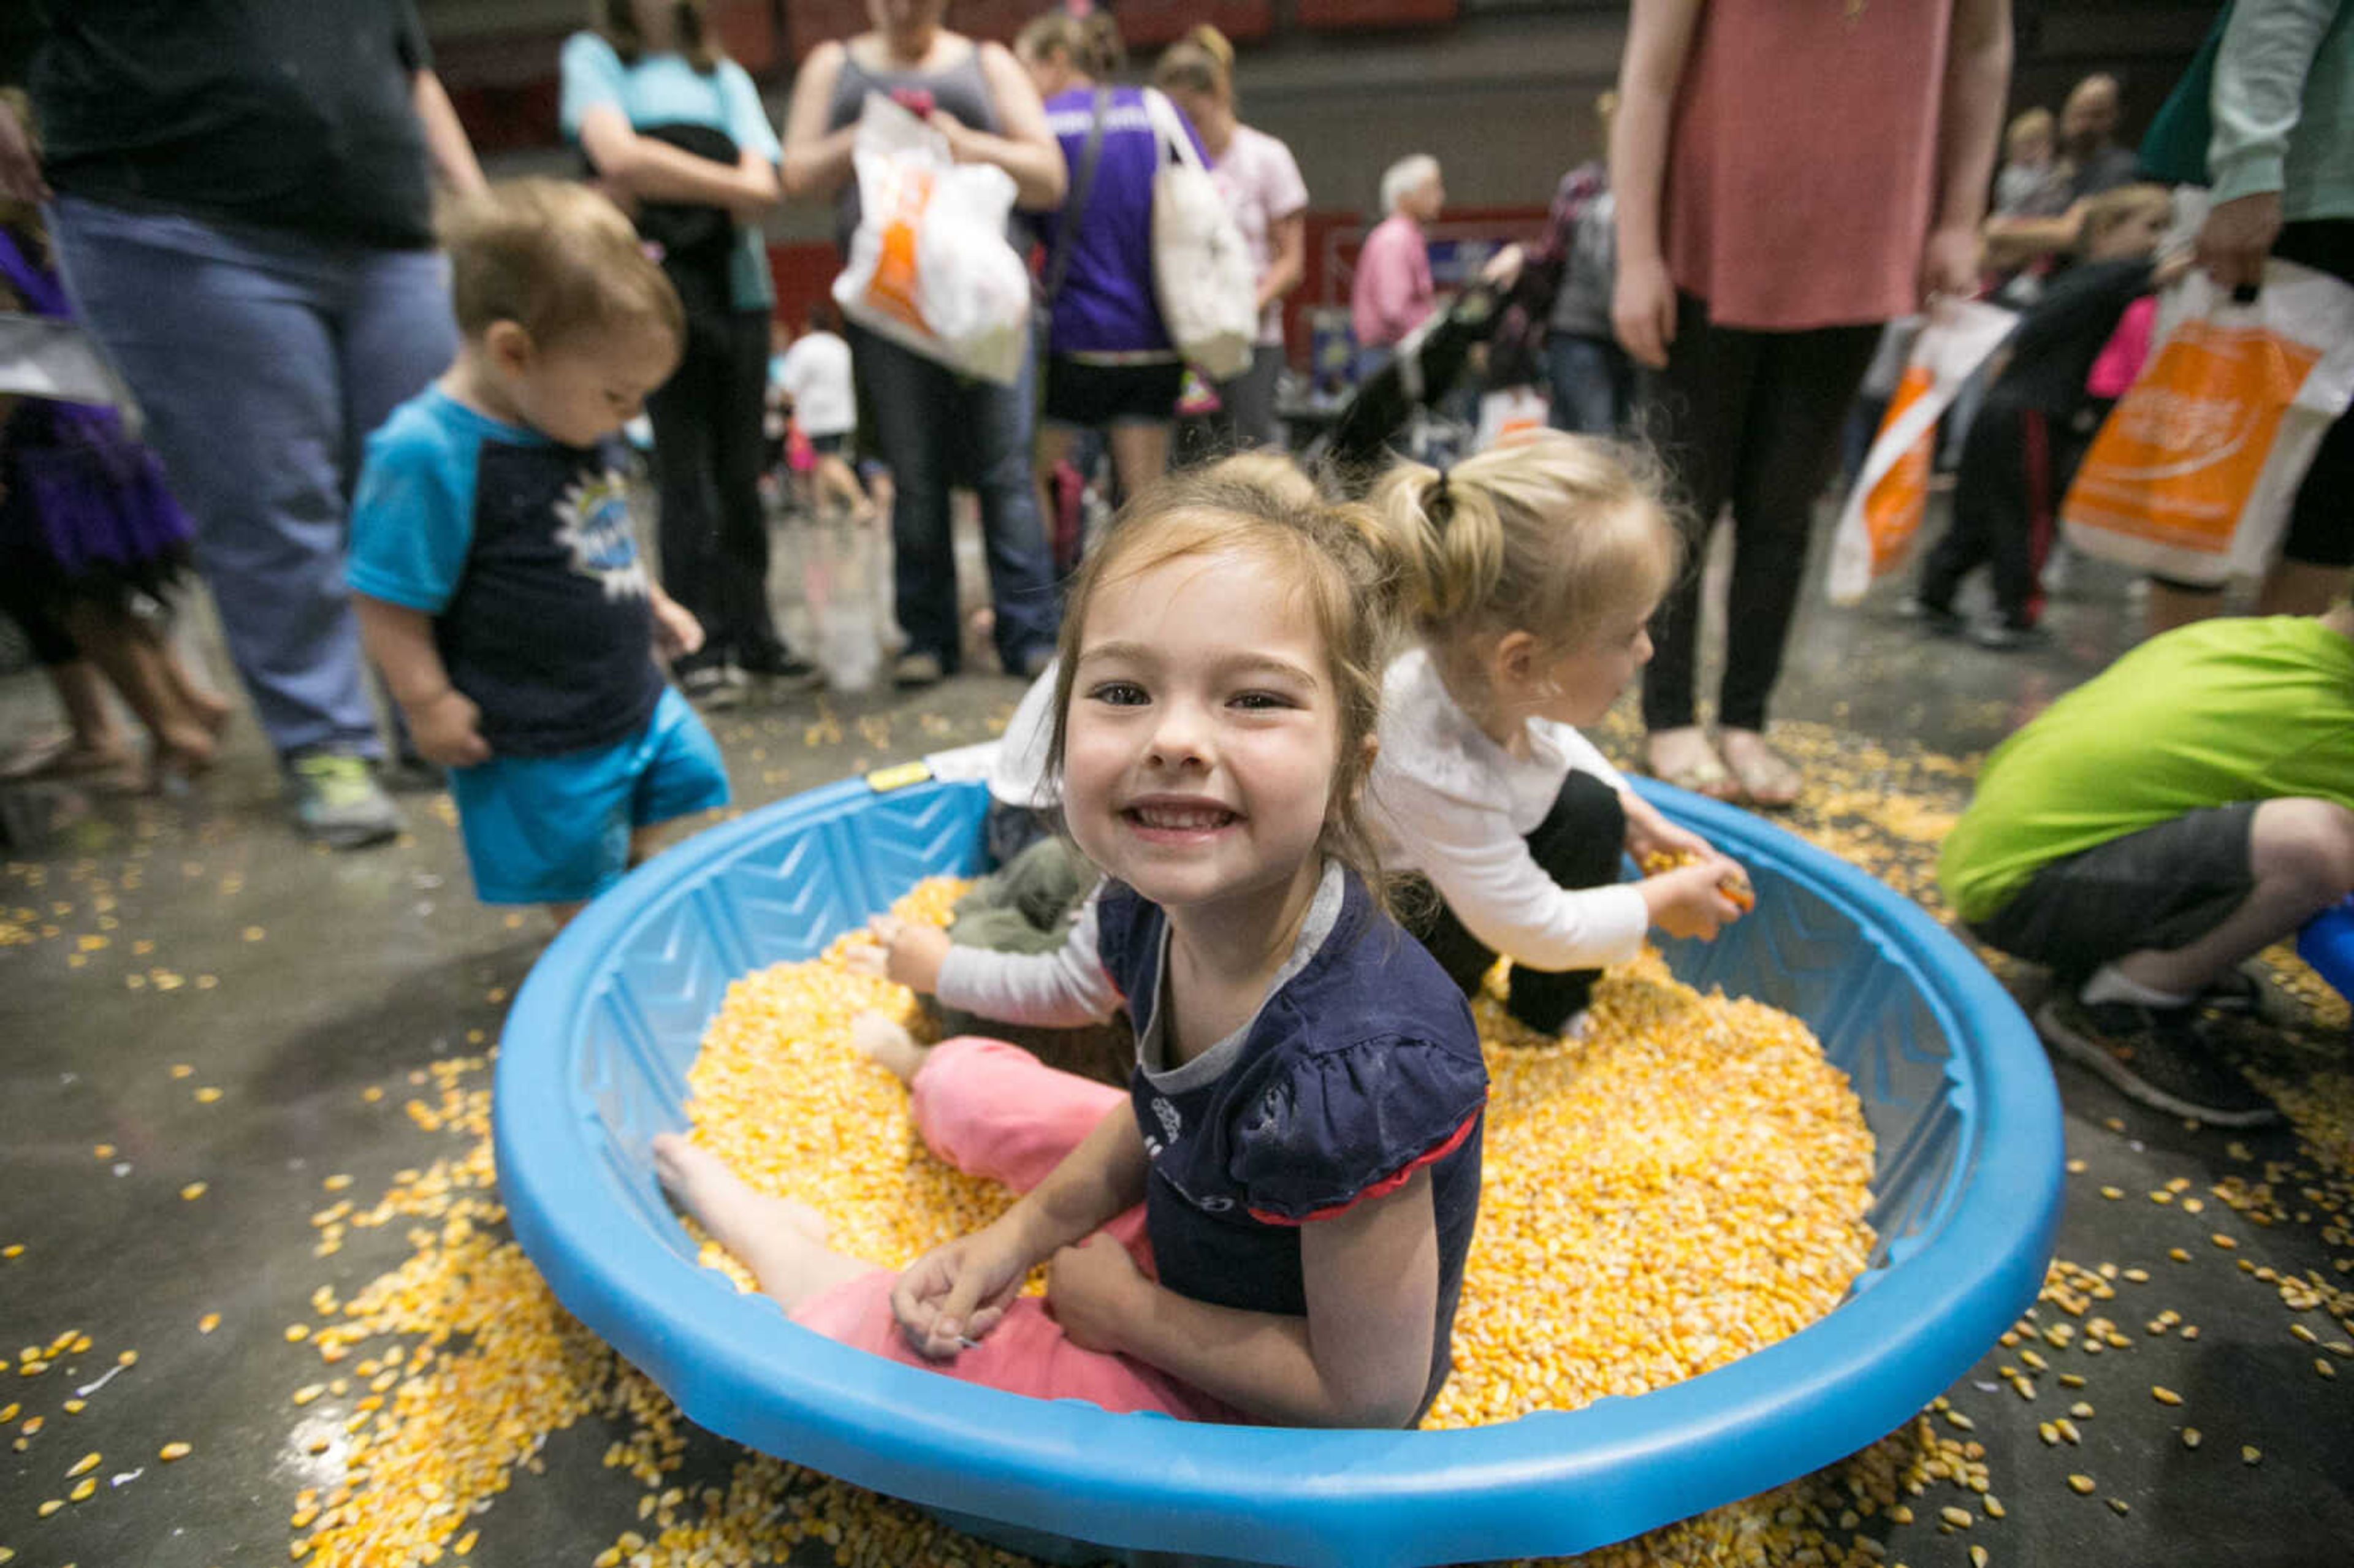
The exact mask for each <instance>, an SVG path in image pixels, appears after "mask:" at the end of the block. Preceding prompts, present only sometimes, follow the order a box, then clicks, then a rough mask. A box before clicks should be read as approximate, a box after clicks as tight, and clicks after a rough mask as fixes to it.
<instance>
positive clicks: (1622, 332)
mask: <svg viewBox="0 0 2354 1568" xmlns="http://www.w3.org/2000/svg"><path fill="white" fill-rule="evenodd" d="M1610 330H1611V331H1613V332H1615V333H1617V334H1618V344H1619V346H1620V347H1622V348H1624V349H1625V350H1626V351H1627V353H1628V355H1630V356H1631V357H1632V358H1633V359H1634V360H1635V361H1636V362H1637V363H1638V364H1640V365H1648V366H1650V367H1651V368H1652V369H1654V370H1665V369H1666V368H1667V367H1668V346H1669V345H1670V344H1672V343H1674V342H1675V341H1676V286H1675V283H1674V281H1672V280H1670V278H1669V276H1668V264H1667V263H1666V262H1665V261H1663V260H1659V259H1658V258H1656V257H1654V258H1653V259H1652V260H1649V261H1640V262H1637V263H1635V264H1634V265H1632V266H1622V267H1620V268H1619V269H1618V281H1617V286H1616V287H1615V288H1614V289H1613V290H1612V291H1611V295H1610Z"/></svg>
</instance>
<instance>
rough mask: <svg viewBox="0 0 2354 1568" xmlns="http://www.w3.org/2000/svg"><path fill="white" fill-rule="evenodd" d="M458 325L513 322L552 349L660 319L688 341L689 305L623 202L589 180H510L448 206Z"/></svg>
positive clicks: (444, 234) (445, 215)
mask: <svg viewBox="0 0 2354 1568" xmlns="http://www.w3.org/2000/svg"><path fill="white" fill-rule="evenodd" d="M439 227H440V233H441V243H442V245H443V247H444V248H445V249H447V250H448V251H449V253H450V299H451V305H452V306H453V307H454V308H455V310H456V313H457V316H458V330H459V331H461V332H462V333H464V334H466V336H468V337H469V338H476V337H480V336H481V335H482V334H484V333H486V332H488V331H489V330H490V329H491V327H492V326H493V325H494V324H495V323H499V322H514V323H515V324H516V325H518V326H520V327H522V328H523V329H524V331H525V332H526V333H529V334H531V341H532V343H533V344H535V346H537V347H539V348H543V349H545V348H547V347H550V346H552V345H554V344H558V343H564V342H567V341H569V342H577V341H578V340H580V339H582V338H588V337H596V336H601V335H604V334H609V333H610V332H612V331H614V330H616V329H617V328H622V327H627V326H631V325H636V324H640V323H658V324H660V325H661V326H663V328H665V329H666V330H667V331H668V332H669V333H670V334H671V336H672V337H673V338H674V339H676V340H678V341H680V342H682V343H683V342H684V341H685V337H686V313H685V312H684V310H683V309H682V308H681V307H680V305H679V302H678V291H677V290H675V289H673V288H672V287H671V284H670V280H669V279H668V278H666V277H664V276H663V270H662V268H661V267H659V266H657V265H656V264H655V263H654V261H653V260H652V258H651V257H649V256H648V255H647V254H646V252H645V248H644V246H643V245H642V243H641V242H640V241H639V238H638V235H637V231H636V230H635V229H633V228H631V227H630V220H629V219H628V218H626V217H622V216H621V214H620V209H619V208H618V207H614V206H613V204H612V203H611V202H610V201H607V200H606V199H605V198H604V197H603V196H599V195H598V194H597V193H596V192H595V191H592V190H590V189H589V188H588V186H586V185H574V184H572V183H570V182H568V181H564V180H552V179H543V178H533V179H521V180H506V181H503V182H501V183H500V184H498V185H493V186H492V187H491V188H490V189H489V190H487V191H485V192H483V193H482V194H481V195H479V196H461V197H459V198H457V199H456V200H454V201H452V202H451V203H450V204H449V205H447V206H446V207H443V208H442V211H441V215H440V225H439Z"/></svg>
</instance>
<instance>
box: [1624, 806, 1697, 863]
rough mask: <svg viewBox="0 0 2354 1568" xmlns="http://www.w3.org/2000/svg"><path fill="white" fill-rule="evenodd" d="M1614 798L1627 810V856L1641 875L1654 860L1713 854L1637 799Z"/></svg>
mask: <svg viewBox="0 0 2354 1568" xmlns="http://www.w3.org/2000/svg"><path fill="white" fill-rule="evenodd" d="M1618 798H1619V800H1623V801H1624V802H1626V808H1627V853H1628V854H1630V855H1633V856H1634V857H1635V863H1636V864H1637V865H1638V866H1640V867H1642V868H1643V870H1644V871H1645V872H1647V873H1648V872H1649V871H1650V870H1652V869H1653V867H1652V862H1653V861H1654V860H1658V859H1661V858H1664V859H1667V860H1671V861H1684V860H1698V859H1705V858H1706V857H1708V856H1710V855H1712V854H1714V853H1716V851H1715V849H1714V847H1713V846H1712V845H1711V844H1710V843H1709V842H1708V841H1707V840H1706V839H1704V838H1702V837H1701V836H1700V835H1699V834H1698V833H1696V832H1692V831H1691V830H1690V829H1689V828H1680V827H1678V826H1676V825H1675V823H1673V822H1671V821H1668V819H1667V818H1665V817H1664V816H1661V815H1660V814H1659V810H1657V809H1656V808H1655V807H1653V806H1652V805H1651V803H1650V802H1649V801H1648V800H1644V799H1643V798H1642V797H1641V796H1640V795H1638V794H1636V793H1634V792H1633V791H1632V790H1628V791H1625V792H1623V793H1622V794H1620V796H1619V797H1618Z"/></svg>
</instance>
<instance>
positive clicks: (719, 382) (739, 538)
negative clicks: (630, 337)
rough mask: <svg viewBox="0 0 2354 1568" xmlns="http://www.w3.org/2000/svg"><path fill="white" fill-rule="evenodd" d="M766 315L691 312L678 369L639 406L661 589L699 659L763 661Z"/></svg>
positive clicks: (769, 618) (771, 646)
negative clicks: (650, 435)
mask: <svg viewBox="0 0 2354 1568" xmlns="http://www.w3.org/2000/svg"><path fill="white" fill-rule="evenodd" d="M768 378H769V317H768V313H766V312H765V311H736V312H732V313H728V314H726V315H720V316H710V315H701V314H696V315H690V316H689V317H688V320H687V329H686V351H685V353H684V355H683V356H682V357H681V358H680V360H679V365H678V370H677V371H676V373H675V374H673V376H671V378H670V379H669V380H668V381H665V382H663V385H662V387H661V388H660V389H659V390H658V391H656V392H655V393H654V395H653V396H652V397H649V398H647V399H646V413H647V416H648V418H651V419H652V421H653V427H654V475H655V480H656V482H657V484H658V486H659V488H660V491H661V495H662V572H663V588H664V589H665V590H666V591H667V592H668V593H669V594H670V596H671V597H672V598H673V599H676V600H678V602H679V603H681V604H683V605H684V606H685V607H686V608H687V609H689V610H692V611H693V612H694V614H695V619H696V620H700V621H701V622H703V631H704V638H705V648H706V649H707V650H708V654H707V656H719V655H733V656H734V657H735V658H737V659H738V660H740V661H743V662H746V663H747V664H748V665H754V666H758V665H760V664H762V663H765V662H773V661H774V660H775V659H776V658H777V657H778V655H779V649H780V644H779V641H778V637H777V624H776V620H775V618H774V616H773V615H772V614H771V612H770V610H769V526H768V519H767V518H766V517H765V516H764V515H763V514H762V513H761V510H760V442H761V435H760V418H761V412H762V408H761V405H762V399H763V397H765V395H766V392H767V389H768Z"/></svg>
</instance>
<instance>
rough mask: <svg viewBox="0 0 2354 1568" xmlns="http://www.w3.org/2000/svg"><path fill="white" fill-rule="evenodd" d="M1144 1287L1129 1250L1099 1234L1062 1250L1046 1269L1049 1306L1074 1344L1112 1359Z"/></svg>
mask: <svg viewBox="0 0 2354 1568" xmlns="http://www.w3.org/2000/svg"><path fill="white" fill-rule="evenodd" d="M1143 1282H1144V1274H1143V1271H1142V1270H1140V1269H1139V1268H1138V1267H1137V1266H1136V1259H1134V1258H1133V1257H1130V1256H1129V1252H1128V1249H1127V1248H1126V1247H1124V1246H1122V1245H1119V1243H1118V1242H1116V1241H1114V1240H1112V1239H1111V1237H1109V1236H1108V1235H1106V1234H1103V1233H1102V1232H1101V1231H1097V1233H1096V1234H1094V1235H1091V1236H1089V1237H1088V1238H1087V1240H1085V1241H1083V1242H1081V1243H1080V1244H1079V1245H1076V1246H1066V1247H1064V1248H1063V1249H1062V1250H1061V1251H1059V1252H1057V1253H1055V1256H1054V1259H1053V1261H1051V1262H1050V1263H1048V1264H1047V1265H1046V1305H1047V1306H1048V1307H1050V1308H1054V1312H1055V1321H1056V1322H1057V1323H1060V1324H1061V1325H1062V1326H1063V1334H1064V1337H1065V1338H1066V1339H1068V1340H1070V1341H1071V1343H1073V1344H1075V1345H1076V1346H1078V1347H1079V1349H1081V1350H1083V1351H1104V1352H1106V1353H1112V1352H1116V1351H1119V1350H1120V1349H1121V1344H1120V1337H1119V1330H1120V1328H1121V1326H1122V1325H1123V1324H1125V1323H1127V1322H1128V1321H1129V1318H1130V1316H1131V1314H1132V1312H1133V1310H1134V1308H1132V1307H1131V1306H1130V1305H1129V1303H1130V1301H1131V1300H1132V1299H1133V1298H1134V1295H1135V1291H1136V1287H1138V1286H1139V1285H1140V1284H1142V1283H1143Z"/></svg>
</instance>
